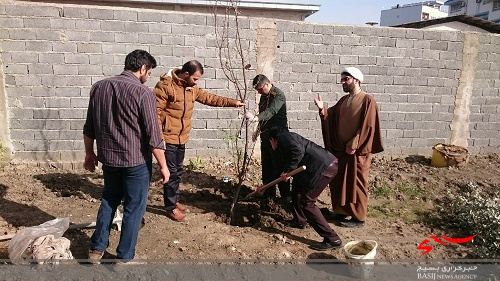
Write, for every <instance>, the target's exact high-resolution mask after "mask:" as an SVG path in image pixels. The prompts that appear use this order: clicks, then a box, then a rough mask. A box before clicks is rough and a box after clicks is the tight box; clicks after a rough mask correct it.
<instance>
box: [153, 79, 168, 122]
mask: <svg viewBox="0 0 500 281" xmlns="http://www.w3.org/2000/svg"><path fill="white" fill-rule="evenodd" d="M166 87H167V84H166V83H162V81H160V82H158V83H157V84H156V86H155V88H154V89H153V92H154V93H155V95H156V111H157V113H158V124H159V126H160V129H161V130H162V131H163V127H164V126H165V119H166V111H165V109H166V107H167V92H166Z"/></svg>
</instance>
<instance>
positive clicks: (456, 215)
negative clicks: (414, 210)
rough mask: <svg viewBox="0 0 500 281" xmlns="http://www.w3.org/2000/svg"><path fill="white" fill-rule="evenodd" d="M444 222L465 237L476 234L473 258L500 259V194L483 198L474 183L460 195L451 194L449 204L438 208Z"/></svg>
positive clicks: (496, 191) (449, 194)
mask: <svg viewBox="0 0 500 281" xmlns="http://www.w3.org/2000/svg"><path fill="white" fill-rule="evenodd" d="M438 211H439V213H440V215H441V216H442V218H443V220H442V222H443V223H444V224H445V225H446V226H448V227H451V228H454V229H456V230H457V231H460V232H461V233H462V235H475V237H474V241H473V244H472V247H473V253H472V255H474V256H477V257H479V258H488V259H498V258H500V236H499V235H498V233H499V232H500V219H499V218H500V191H499V190H498V189H494V190H493V194H492V195H486V196H485V195H482V194H481V188H480V187H479V186H477V185H474V184H473V183H468V184H467V185H465V186H464V187H463V188H462V190H460V192H459V193H456V194H453V193H451V192H448V194H447V198H446V200H445V204H443V207H440V208H439V209H438Z"/></svg>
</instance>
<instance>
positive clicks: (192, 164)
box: [186, 156, 204, 171]
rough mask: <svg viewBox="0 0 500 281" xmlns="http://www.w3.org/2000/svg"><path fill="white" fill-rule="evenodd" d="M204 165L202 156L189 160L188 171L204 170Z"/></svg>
mask: <svg viewBox="0 0 500 281" xmlns="http://www.w3.org/2000/svg"><path fill="white" fill-rule="evenodd" d="M203 166H204V164H203V161H201V158H200V156H196V158H195V159H189V164H188V165H187V166H186V169H187V170H188V171H194V170H198V169H201V168H203Z"/></svg>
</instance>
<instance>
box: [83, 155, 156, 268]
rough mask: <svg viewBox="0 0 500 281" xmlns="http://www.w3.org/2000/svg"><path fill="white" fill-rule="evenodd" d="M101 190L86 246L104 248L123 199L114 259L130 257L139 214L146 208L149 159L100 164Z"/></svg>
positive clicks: (96, 248)
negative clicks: (129, 163)
mask: <svg viewBox="0 0 500 281" xmlns="http://www.w3.org/2000/svg"><path fill="white" fill-rule="evenodd" d="M102 170H103V174H104V190H103V191H102V198H101V206H100V207H99V211H98V213H97V221H96V228H95V231H94V234H92V237H91V238H90V249H92V250H97V251H101V252H104V251H105V250H106V248H107V247H108V246H109V233H110V231H111V226H112V222H113V218H114V216H115V212H116V208H117V207H118V206H119V205H120V204H121V202H122V199H123V220H122V231H121V233H120V242H119V243H118V247H117V248H116V257H117V258H118V259H133V258H134V256H135V246H136V244H137V238H138V236H139V229H140V227H141V222H142V218H143V216H144V213H145V212H146V204H147V200H148V191H149V184H150V181H151V173H152V163H151V162H148V163H146V164H142V165H139V166H136V167H131V168H120V167H110V166H105V165H103V166H102Z"/></svg>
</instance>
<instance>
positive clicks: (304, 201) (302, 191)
mask: <svg viewBox="0 0 500 281" xmlns="http://www.w3.org/2000/svg"><path fill="white" fill-rule="evenodd" d="M337 170H338V167H337V165H336V164H335V165H330V166H329V167H328V169H326V171H325V172H324V173H323V177H321V179H320V180H319V182H318V183H317V184H316V186H315V187H314V188H313V189H312V190H311V191H308V190H307V189H306V188H303V187H302V186H298V185H294V184H293V183H292V204H293V209H294V215H295V218H296V219H297V221H298V222H299V223H300V224H302V225H305V224H306V223H309V225H310V226H311V227H312V228H313V229H314V230H315V231H316V232H317V233H318V234H319V235H320V236H321V237H323V238H324V239H325V240H326V241H327V242H334V241H336V240H338V239H340V237H339V235H338V234H337V232H335V230H333V229H332V228H331V227H330V225H329V224H328V222H327V221H326V219H325V217H324V216H323V214H322V213H321V211H320V209H319V208H318V206H316V201H317V200H318V196H319V195H320V194H321V192H323V190H325V188H326V186H327V185H328V184H329V183H330V182H331V181H332V180H333V178H334V177H335V175H336V174H337Z"/></svg>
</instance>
